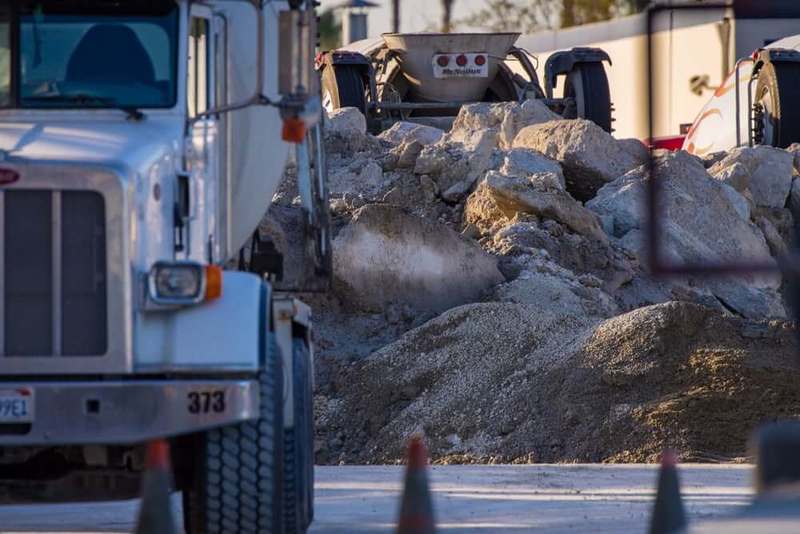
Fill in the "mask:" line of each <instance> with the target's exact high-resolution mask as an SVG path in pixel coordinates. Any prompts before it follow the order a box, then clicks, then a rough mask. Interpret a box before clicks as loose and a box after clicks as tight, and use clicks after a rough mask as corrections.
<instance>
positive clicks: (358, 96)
mask: <svg viewBox="0 0 800 534" xmlns="http://www.w3.org/2000/svg"><path fill="white" fill-rule="evenodd" d="M322 106H323V107H324V108H325V110H326V111H333V110H334V109H339V108H357V109H358V110H359V111H360V112H361V113H363V114H365V115H366V114H367V92H366V88H365V85H364V77H363V76H362V75H361V70H360V69H359V68H358V67H355V66H353V65H328V66H327V67H325V68H324V69H322Z"/></svg>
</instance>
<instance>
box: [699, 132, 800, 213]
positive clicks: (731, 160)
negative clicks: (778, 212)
mask: <svg viewBox="0 0 800 534" xmlns="http://www.w3.org/2000/svg"><path fill="white" fill-rule="evenodd" d="M793 164H794V156H793V155H792V154H790V153H789V152H787V151H785V150H781V149H779V148H774V147H769V146H756V147H740V148H734V149H733V150H731V151H730V152H729V153H728V155H727V156H726V157H725V158H724V159H722V160H721V161H719V162H717V163H716V164H714V165H713V166H712V167H711V168H710V169H709V171H708V172H709V174H711V176H713V177H715V178H717V179H718V180H722V181H724V182H726V183H729V184H730V185H731V186H733V187H734V189H736V190H737V191H742V190H743V189H744V188H749V189H750V192H751V193H752V194H753V199H754V200H755V203H756V205H757V206H766V207H771V208H783V207H784V206H785V205H786V198H787V197H788V196H789V191H790V190H791V188H792V171H793V168H794V167H793Z"/></svg>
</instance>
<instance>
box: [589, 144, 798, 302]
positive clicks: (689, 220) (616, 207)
mask: <svg viewBox="0 0 800 534" xmlns="http://www.w3.org/2000/svg"><path fill="white" fill-rule="evenodd" d="M654 163H655V167H654V170H653V172H654V173H655V176H656V177H657V178H658V179H660V180H661V181H662V182H661V183H662V187H661V198H660V200H661V202H660V204H661V210H662V211H661V213H662V218H661V219H660V230H661V232H660V236H661V246H662V249H661V251H662V254H663V257H664V259H665V260H666V261H669V262H671V263H675V264H678V265H686V264H690V263H714V264H731V263H737V264H738V263H742V262H748V261H750V262H757V263H764V262H767V263H769V262H772V261H774V260H773V258H772V255H771V251H770V247H769V245H768V243H767V240H766V239H765V237H764V233H763V232H762V231H761V230H760V229H759V227H758V226H756V225H755V224H754V223H752V222H751V221H750V220H749V218H745V217H743V213H742V210H743V209H744V208H743V205H742V203H741V201H737V202H734V201H732V199H735V198H737V197H736V195H738V193H736V192H735V191H734V190H733V189H732V188H730V187H729V186H727V185H726V184H724V183H721V182H719V181H717V180H715V179H713V178H711V177H710V176H709V174H708V173H707V172H706V170H705V168H704V166H703V164H702V161H701V160H699V159H698V158H694V157H692V156H690V155H689V154H686V153H684V152H675V153H667V154H661V155H659V157H657V158H656V160H655V162H654ZM646 179H647V175H646V173H645V170H644V169H637V170H634V171H632V172H630V173H628V174H626V175H625V176H622V177H621V178H619V179H617V180H615V181H614V182H612V183H610V184H608V185H606V186H605V187H603V188H602V189H601V190H600V191H599V192H598V195H597V197H596V198H595V199H593V200H592V201H590V202H589V203H588V204H587V207H588V208H589V209H591V210H592V211H594V212H595V213H598V214H601V215H604V216H611V217H613V219H614V224H613V228H614V235H615V237H617V238H620V241H621V242H622V243H624V244H625V246H626V247H627V248H629V250H632V251H634V252H635V253H636V255H637V256H638V257H639V258H640V260H643V259H644V258H645V253H646V247H645V243H644V240H643V239H642V236H643V234H642V232H643V230H644V228H645V226H646V222H647V219H646V216H645V212H644V203H645V198H646V197H645V195H646V191H647V181H646ZM779 285H780V280H779V279H778V278H776V277H773V276H752V277H750V278H749V279H740V280H734V281H731V282H730V283H726V284H725V285H724V286H723V285H719V287H720V288H721V290H724V291H725V293H726V294H727V295H731V294H732V293H733V292H735V291H736V290H737V289H738V290H740V291H739V293H737V294H736V298H730V297H729V298H728V300H730V301H731V302H734V304H733V305H731V308H733V309H737V311H738V312H740V313H742V314H743V315H745V316H747V317H751V316H755V315H756V312H755V311H754V310H755V309H756V308H758V309H759V310H761V311H769V312H770V313H772V314H774V315H772V316H778V317H780V316H783V315H784V314H785V310H783V307H782V306H781V305H780V301H779V300H778V301H776V300H775V293H774V290H775V289H777V288H778V287H779ZM712 292H714V294H715V295H716V292H715V291H714V289H713V288H712ZM743 293H747V295H748V298H744V297H741V295H742V294H743ZM748 299H749V300H750V301H751V302H750V303H748ZM755 301H758V302H760V303H762V304H763V305H761V304H758V303H757V302H755Z"/></svg>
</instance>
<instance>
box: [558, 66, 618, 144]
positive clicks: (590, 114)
mask: <svg viewBox="0 0 800 534" xmlns="http://www.w3.org/2000/svg"><path fill="white" fill-rule="evenodd" d="M564 97H565V98H574V99H575V109H574V111H573V113H574V116H569V115H571V114H565V115H564V118H567V119H575V118H579V117H580V118H583V119H587V120H590V121H592V122H594V123H595V124H597V125H598V126H600V127H601V128H602V129H603V130H605V131H607V132H609V133H611V92H610V90H609V88H608V76H607V75H606V71H605V69H604V68H603V64H602V63H576V64H575V66H574V67H573V68H572V70H571V71H570V72H569V74H567V80H566V82H564Z"/></svg>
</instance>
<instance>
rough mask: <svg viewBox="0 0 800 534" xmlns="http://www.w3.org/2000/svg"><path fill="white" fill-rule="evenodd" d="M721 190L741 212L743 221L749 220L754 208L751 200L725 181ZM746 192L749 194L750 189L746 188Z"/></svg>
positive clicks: (737, 210)
mask: <svg viewBox="0 0 800 534" xmlns="http://www.w3.org/2000/svg"><path fill="white" fill-rule="evenodd" d="M721 191H722V194H724V195H725V196H726V197H727V198H728V201H729V202H730V203H731V205H732V206H733V208H734V209H735V210H736V213H738V214H739V217H740V218H741V219H742V220H743V221H749V220H750V213H751V211H752V208H751V206H750V202H749V201H748V199H747V198H746V197H745V196H744V195H743V194H740V193H739V192H737V191H736V189H734V188H733V187H731V186H729V185H728V184H726V183H724V182H723V184H722V188H721ZM745 193H748V194H749V191H748V190H747V189H745Z"/></svg>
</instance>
